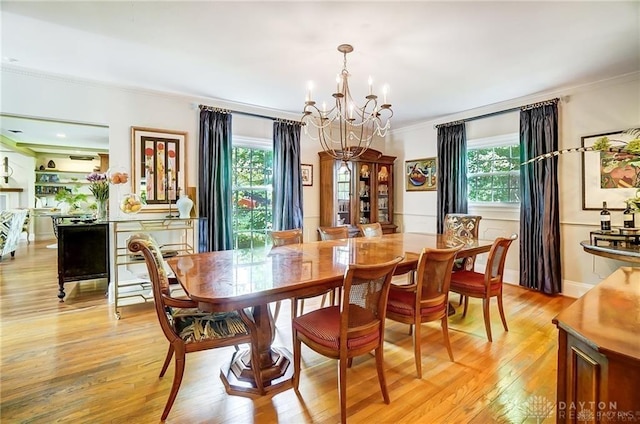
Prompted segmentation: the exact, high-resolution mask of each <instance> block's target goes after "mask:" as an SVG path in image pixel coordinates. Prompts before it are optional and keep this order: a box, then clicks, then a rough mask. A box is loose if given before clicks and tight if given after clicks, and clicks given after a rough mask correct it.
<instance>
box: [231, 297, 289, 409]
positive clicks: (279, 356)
mask: <svg viewBox="0 0 640 424" xmlns="http://www.w3.org/2000/svg"><path fill="white" fill-rule="evenodd" d="M252 315H253V321H254V324H255V331H256V334H255V338H254V340H256V342H254V343H255V344H256V345H254V344H252V346H251V348H250V349H249V350H241V351H238V352H235V353H234V354H233V357H232V358H231V362H230V363H229V364H227V365H225V366H224V367H223V368H222V369H221V370H220V378H221V379H222V382H223V383H224V387H225V388H226V390H227V393H229V394H231V395H238V396H248V397H253V396H263V395H272V394H275V393H279V392H281V391H283V390H286V389H289V388H291V387H293V386H292V379H293V357H292V355H291V352H289V351H288V350H287V349H285V348H282V347H273V346H271V341H272V334H273V331H272V329H273V326H274V323H273V319H272V317H271V314H270V312H269V305H257V306H255V307H254V308H253V314H252ZM252 349H255V351H257V352H259V353H258V355H257V356H258V359H257V360H258V361H259V364H254V363H253V359H252ZM256 367H257V369H259V371H258V372H257V373H256ZM256 379H257V380H258V381H259V382H260V383H261V386H262V387H260V384H256Z"/></svg>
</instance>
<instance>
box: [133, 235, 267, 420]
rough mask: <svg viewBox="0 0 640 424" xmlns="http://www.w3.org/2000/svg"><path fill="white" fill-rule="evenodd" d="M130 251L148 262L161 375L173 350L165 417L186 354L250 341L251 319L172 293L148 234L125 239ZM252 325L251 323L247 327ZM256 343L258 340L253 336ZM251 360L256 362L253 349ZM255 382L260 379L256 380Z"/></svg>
mask: <svg viewBox="0 0 640 424" xmlns="http://www.w3.org/2000/svg"><path fill="white" fill-rule="evenodd" d="M127 247H128V249H129V251H131V252H133V253H138V252H139V253H141V254H142V256H143V257H144V260H145V263H146V265H147V271H148V273H149V279H150V280H151V286H152V290H153V299H154V302H155V310H156V315H157V316H158V321H159V323H160V327H161V328H162V332H163V333H164V336H165V337H166V339H167V340H168V341H169V350H168V351H167V356H166V358H165V360H164V364H163V365H162V370H161V371H160V377H163V376H164V374H165V372H166V371H167V368H168V366H169V363H170V362H171V359H172V357H173V355H174V354H175V372H174V375H173V384H172V386H171V392H170V393H169V399H167V403H166V405H165V407H164V411H163V412H162V417H161V419H162V421H164V420H165V419H166V418H167V416H168V415H169V411H171V407H172V406H173V403H174V401H175V400H176V396H177V395H178V390H179V389H180V383H181V382H182V377H183V375H184V368H185V359H186V354H187V353H190V352H198V351H202V350H207V349H214V348H218V347H226V346H236V348H237V345H239V344H242V343H251V342H252V337H257V336H254V335H255V334H256V331H255V325H253V321H252V320H251V319H250V318H249V317H247V315H246V314H245V312H244V311H243V310H238V311H233V312H215V313H211V312H204V311H201V310H199V309H198V304H197V302H194V301H192V300H190V299H178V298H173V297H171V294H170V291H169V281H168V279H167V272H166V270H165V266H164V261H163V259H162V253H161V252H160V248H159V247H158V244H157V243H156V242H155V240H154V239H153V238H152V237H151V236H150V235H148V234H134V235H133V236H131V237H130V238H129V240H128V241H127ZM250 326H252V327H250ZM255 342H256V343H257V340H255ZM251 360H252V361H255V363H259V361H260V357H259V354H258V353H257V352H256V353H255V354H253V351H252V358H251ZM256 384H259V382H257V381H256Z"/></svg>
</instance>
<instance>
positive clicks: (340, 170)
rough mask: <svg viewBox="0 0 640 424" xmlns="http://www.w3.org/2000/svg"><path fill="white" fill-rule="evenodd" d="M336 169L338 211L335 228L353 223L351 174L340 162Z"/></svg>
mask: <svg viewBox="0 0 640 424" xmlns="http://www.w3.org/2000/svg"><path fill="white" fill-rule="evenodd" d="M337 165H338V166H337V167H336V171H335V172H336V196H337V205H336V206H337V211H336V218H335V219H336V221H335V223H334V225H335V226H338V225H344V224H349V223H350V222H351V172H350V170H349V169H348V168H345V167H342V166H341V165H342V163H341V162H339V163H338V164H337Z"/></svg>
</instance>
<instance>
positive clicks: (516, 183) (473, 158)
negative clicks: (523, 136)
mask: <svg viewBox="0 0 640 424" xmlns="http://www.w3.org/2000/svg"><path fill="white" fill-rule="evenodd" d="M467 181H468V185H469V187H468V188H469V190H468V200H469V203H470V204H476V205H487V206H488V205H492V206H493V205H505V206H509V205H512V206H518V205H519V204H520V140H519V136H518V134H506V135H502V136H497V137H489V138H482V139H475V140H468V141H467Z"/></svg>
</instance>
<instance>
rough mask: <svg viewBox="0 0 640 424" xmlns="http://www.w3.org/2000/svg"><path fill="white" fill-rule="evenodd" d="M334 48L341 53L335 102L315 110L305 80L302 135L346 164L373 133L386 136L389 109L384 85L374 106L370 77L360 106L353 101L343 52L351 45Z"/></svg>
mask: <svg viewBox="0 0 640 424" xmlns="http://www.w3.org/2000/svg"><path fill="white" fill-rule="evenodd" d="M338 51H339V52H340V53H342V54H343V55H344V65H343V68H342V71H341V72H340V74H339V75H338V76H337V77H336V83H337V87H336V92H335V93H333V94H332V96H333V98H334V99H335V104H334V105H333V106H332V107H331V108H330V109H327V105H326V103H323V104H322V109H319V108H318V106H316V102H315V101H314V100H313V99H312V98H311V91H312V85H311V83H309V90H308V92H307V99H306V101H305V103H304V114H303V116H302V122H303V124H306V125H304V132H305V134H307V135H309V137H311V139H313V140H316V141H320V144H321V146H322V149H323V150H324V151H325V152H326V153H327V154H329V156H331V157H333V158H334V159H337V160H341V161H343V162H344V163H345V164H346V162H347V161H349V160H351V159H355V158H357V157H359V156H361V155H362V154H363V153H364V152H365V151H366V150H367V149H368V148H369V147H370V146H371V143H372V142H373V137H374V135H376V134H377V135H379V136H380V137H385V136H386V134H387V132H388V131H389V129H390V128H391V117H392V116H393V110H392V109H391V105H390V104H389V103H387V94H388V88H387V86H384V88H383V101H382V104H381V105H378V96H376V95H375V94H373V81H372V79H371V77H369V92H368V95H367V96H366V97H365V102H364V105H363V106H358V105H357V104H356V103H355V102H354V101H353V98H352V97H351V92H350V91H349V76H350V74H349V71H348V70H347V53H351V52H352V51H353V47H352V46H351V45H349V44H340V45H339V46H338ZM383 118H384V123H383ZM311 127H313V128H311ZM316 131H317V135H316Z"/></svg>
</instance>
